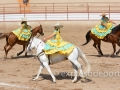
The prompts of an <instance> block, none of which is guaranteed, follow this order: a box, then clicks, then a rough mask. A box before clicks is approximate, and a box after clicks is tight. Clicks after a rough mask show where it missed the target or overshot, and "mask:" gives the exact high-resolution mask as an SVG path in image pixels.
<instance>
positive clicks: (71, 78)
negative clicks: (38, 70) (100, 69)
mask: <svg viewBox="0 0 120 90" xmlns="http://www.w3.org/2000/svg"><path fill="white" fill-rule="evenodd" d="M60 73H63V72H60ZM36 76H37V75H33V78H34V77H36ZM40 77H42V79H41V80H39V79H38V80H37V81H42V80H44V79H46V80H49V81H51V82H53V81H52V78H51V76H50V75H49V74H41V75H40ZM55 77H56V80H64V79H65V80H66V79H67V80H73V78H74V76H68V75H66V74H64V75H61V74H58V75H55ZM79 81H81V82H82V83H89V82H92V80H91V79H89V78H85V81H83V80H82V78H81V77H80V76H78V77H77V81H76V82H75V83H77V82H79Z"/></svg>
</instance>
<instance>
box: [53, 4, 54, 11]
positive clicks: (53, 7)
mask: <svg viewBox="0 0 120 90" xmlns="http://www.w3.org/2000/svg"><path fill="white" fill-rule="evenodd" d="M53 12H54V3H53Z"/></svg>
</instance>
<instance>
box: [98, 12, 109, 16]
mask: <svg viewBox="0 0 120 90" xmlns="http://www.w3.org/2000/svg"><path fill="white" fill-rule="evenodd" d="M106 15H108V14H106V13H105V12H103V13H102V14H101V15H100V16H106Z"/></svg>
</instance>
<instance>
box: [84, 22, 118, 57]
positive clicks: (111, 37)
mask: <svg viewBox="0 0 120 90" xmlns="http://www.w3.org/2000/svg"><path fill="white" fill-rule="evenodd" d="M91 39H92V40H93V41H94V44H93V46H94V47H95V48H96V49H97V51H98V53H99V54H100V55H103V53H102V51H101V40H102V41H105V42H109V43H112V46H113V50H114V51H113V53H112V54H111V55H110V56H113V55H114V53H115V52H116V44H117V45H118V46H120V24H119V25H117V26H115V27H114V28H113V29H112V32H111V33H110V34H108V35H107V36H106V37H105V38H104V39H99V38H97V37H96V36H95V35H93V34H92V33H91V30H89V31H88V32H87V34H86V43H84V44H83V46H84V45H86V44H88V43H89V41H90V40H91ZM118 52H119V51H118ZM118 52H117V53H118Z"/></svg>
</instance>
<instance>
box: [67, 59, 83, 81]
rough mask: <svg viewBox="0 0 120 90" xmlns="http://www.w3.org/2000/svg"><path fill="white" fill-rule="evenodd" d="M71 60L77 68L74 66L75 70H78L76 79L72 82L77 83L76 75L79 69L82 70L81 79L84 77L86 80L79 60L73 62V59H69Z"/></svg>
mask: <svg viewBox="0 0 120 90" xmlns="http://www.w3.org/2000/svg"><path fill="white" fill-rule="evenodd" d="M69 60H70V61H71V62H72V63H73V64H74V65H75V66H76V67H75V66H74V65H73V66H74V67H75V68H74V69H76V70H75V77H74V79H73V80H72V82H76V80H77V75H76V73H77V68H78V69H80V74H79V75H80V77H82V78H83V79H84V78H85V76H84V73H83V71H82V66H81V65H80V63H79V62H78V61H77V60H71V59H69Z"/></svg>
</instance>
